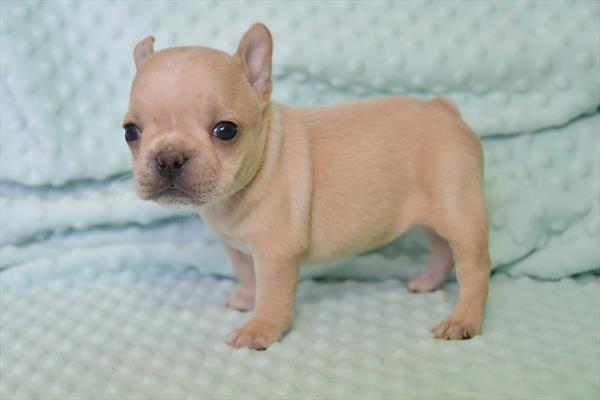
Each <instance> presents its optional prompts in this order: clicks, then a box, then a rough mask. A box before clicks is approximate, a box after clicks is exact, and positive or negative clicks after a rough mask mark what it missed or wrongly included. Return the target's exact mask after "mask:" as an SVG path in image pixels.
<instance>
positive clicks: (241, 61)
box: [124, 24, 490, 349]
mask: <svg viewBox="0 0 600 400" xmlns="http://www.w3.org/2000/svg"><path fill="white" fill-rule="evenodd" d="M153 42H154V39H153V38H152V37H149V38H146V39H144V40H143V41H141V42H140V43H139V44H138V45H137V46H136V48H135V50H134V58H135V62H136V65H137V74H136V77H135V80H134V82H133V88H132V91H131V102H130V107H129V111H128V113H127V115H126V117H125V121H124V127H125V138H126V140H127V143H128V144H129V147H130V149H131V153H132V155H133V167H134V176H135V181H136V190H137V192H138V194H139V195H140V197H141V198H143V199H149V200H154V201H157V202H159V203H161V204H166V205H184V206H190V207H194V208H196V209H197V210H198V212H199V213H200V215H201V217H202V219H203V220H204V222H205V223H206V224H208V225H209V226H210V227H212V228H213V229H214V230H215V231H216V232H217V233H218V234H219V235H220V237H221V241H222V243H223V246H224V247H225V249H226V250H227V252H228V253H229V256H230V257H231V261H232V264H233V267H234V269H235V272H236V274H237V276H238V277H239V280H240V284H241V287H240V289H239V290H238V291H237V292H236V293H234V294H233V295H232V296H231V298H230V299H229V302H228V304H227V305H228V306H229V307H232V308H235V309H238V310H243V311H245V310H250V309H252V308H255V309H256V312H255V315H254V316H253V317H252V318H251V319H250V320H249V321H248V322H247V323H246V324H244V325H243V326H242V327H240V328H239V329H237V330H236V331H234V332H233V333H232V334H231V335H230V336H229V337H228V338H227V342H228V343H229V344H231V345H232V346H235V347H249V348H252V349H265V348H266V347H267V346H269V344H270V343H272V342H273V341H276V340H278V339H280V338H281V336H282V334H283V333H284V331H285V330H286V328H287V327H288V324H289V323H290V321H291V319H292V314H293V308H294V299H295V293H296V284H297V276H298V267H299V265H300V264H312V263H317V262H322V261H326V260H331V259H333V258H338V257H344V256H349V255H353V254H357V253H361V252H364V251H366V250H370V249H373V248H375V247H378V246H381V245H383V244H385V243H388V242H390V241H392V240H394V239H395V238H396V237H398V236H399V235H400V234H402V233H403V232H405V231H406V230H408V229H409V228H411V227H416V226H423V227H426V229H427V231H428V236H429V240H430V243H431V250H432V256H431V260H430V262H429V265H428V266H427V268H426V270H425V271H424V272H423V273H421V274H419V275H417V276H416V277H415V278H413V279H412V280H411V282H410V283H409V289H410V290H412V291H417V292H419V291H429V290H434V289H436V288H439V287H440V286H442V285H443V283H444V281H445V280H446V277H447V275H448V273H449V272H450V270H451V268H452V264H453V261H454V263H455V264H456V267H457V273H458V281H459V284H460V293H459V297H458V303H457V305H456V308H455V310H454V312H453V314H452V315H451V316H450V317H449V318H448V319H447V320H446V321H443V322H441V323H440V324H438V325H437V327H435V328H434V332H435V336H436V337H439V338H445V339H463V338H469V337H472V336H474V335H477V334H479V332H480V330H481V324H482V316H483V310H484V306H485V302H486V299H487V294H488V276H489V273H490V259H489V256H488V249H487V245H488V223H487V211H486V206H485V201H484V194H483V188H482V180H483V178H482V169H483V157H482V149H481V145H480V143H479V140H478V138H477V136H476V135H475V134H474V133H473V131H471V129H469V127H468V126H467V125H466V124H465V123H464V122H463V121H462V120H461V117H460V115H459V113H458V111H457V109H456V108H455V107H454V105H453V104H452V103H451V102H450V101H448V100H446V99H444V98H435V99H433V100H420V99H416V98H411V97H385V98H379V99H373V100H365V101H356V102H351V103H346V104H341V105H336V106H328V107H314V108H295V107H288V106H286V105H283V104H278V103H274V102H270V101H269V99H270V95H271V86H272V84H271V53H272V40H271V35H270V33H269V31H268V29H267V28H266V27H265V26H264V25H262V24H255V25H253V26H252V27H251V28H250V29H249V30H248V32H246V34H245V35H244V36H243V38H242V39H241V41H240V44H239V47H238V49H237V51H236V53H235V54H233V55H229V54H226V53H223V52H221V51H217V50H213V49H208V48H202V47H179V48H170V49H166V50H163V51H159V52H156V53H155V52H154V51H153Z"/></svg>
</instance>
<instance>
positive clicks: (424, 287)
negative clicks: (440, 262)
mask: <svg viewBox="0 0 600 400" xmlns="http://www.w3.org/2000/svg"><path fill="white" fill-rule="evenodd" d="M445 282H446V277H445V276H443V275H437V274H432V273H430V272H429V271H423V272H420V273H418V274H417V275H415V276H413V277H412V278H411V280H410V281H409V282H408V290H409V291H411V292H416V293H423V292H432V291H434V290H437V289H439V288H441V287H442V286H444V283H445Z"/></svg>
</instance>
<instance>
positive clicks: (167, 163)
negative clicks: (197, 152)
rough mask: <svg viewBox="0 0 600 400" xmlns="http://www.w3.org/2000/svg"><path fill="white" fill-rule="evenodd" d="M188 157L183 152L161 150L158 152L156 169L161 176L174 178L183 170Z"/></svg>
mask: <svg viewBox="0 0 600 400" xmlns="http://www.w3.org/2000/svg"><path fill="white" fill-rule="evenodd" d="M187 160H188V158H187V157H186V156H184V155H183V154H181V153H178V152H175V151H170V152H162V151H161V152H159V153H157V154H156V169H157V170H158V173H159V174H160V175H161V176H164V177H165V178H169V179H173V178H175V177H178V176H179V175H181V173H182V172H183V166H184V165H185V163H186V162H187Z"/></svg>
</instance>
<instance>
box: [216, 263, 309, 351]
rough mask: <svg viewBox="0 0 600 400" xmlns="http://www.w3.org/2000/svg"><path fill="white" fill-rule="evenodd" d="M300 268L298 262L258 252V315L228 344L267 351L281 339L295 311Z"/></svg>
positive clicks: (234, 332) (237, 332)
mask: <svg viewBox="0 0 600 400" xmlns="http://www.w3.org/2000/svg"><path fill="white" fill-rule="evenodd" d="M298 265H299V263H298V261H297V260H295V259H286V258H285V257H274V256H272V255H269V254H268V253H267V254H264V253H261V252H257V253H256V255H255V257H254V267H255V274H256V313H255V315H254V316H253V317H252V318H251V319H250V320H249V321H248V322H246V323H245V324H244V325H243V326H242V327H241V328H239V329H237V330H235V331H233V332H232V333H231V334H230V335H229V337H228V338H227V343H228V344H229V345H231V346H234V347H248V348H250V349H256V350H264V349H266V348H267V347H268V346H269V345H270V344H271V343H273V342H275V341H277V340H279V339H280V338H281V336H282V335H283V333H284V331H285V330H286V328H287V327H288V324H289V323H290V321H291V319H292V315H293V312H294V301H295V298H296V285H297V280H298Z"/></svg>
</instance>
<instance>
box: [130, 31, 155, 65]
mask: <svg viewBox="0 0 600 400" xmlns="http://www.w3.org/2000/svg"><path fill="white" fill-rule="evenodd" d="M152 53H154V36H148V37H147V38H145V39H144V40H142V41H141V42H139V43H138V44H137V46H135V49H134V50H133V59H134V60H135V66H136V67H137V68H139V67H140V66H141V65H142V64H143V63H144V61H146V59H147V58H148V56H149V55H150V54H152Z"/></svg>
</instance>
